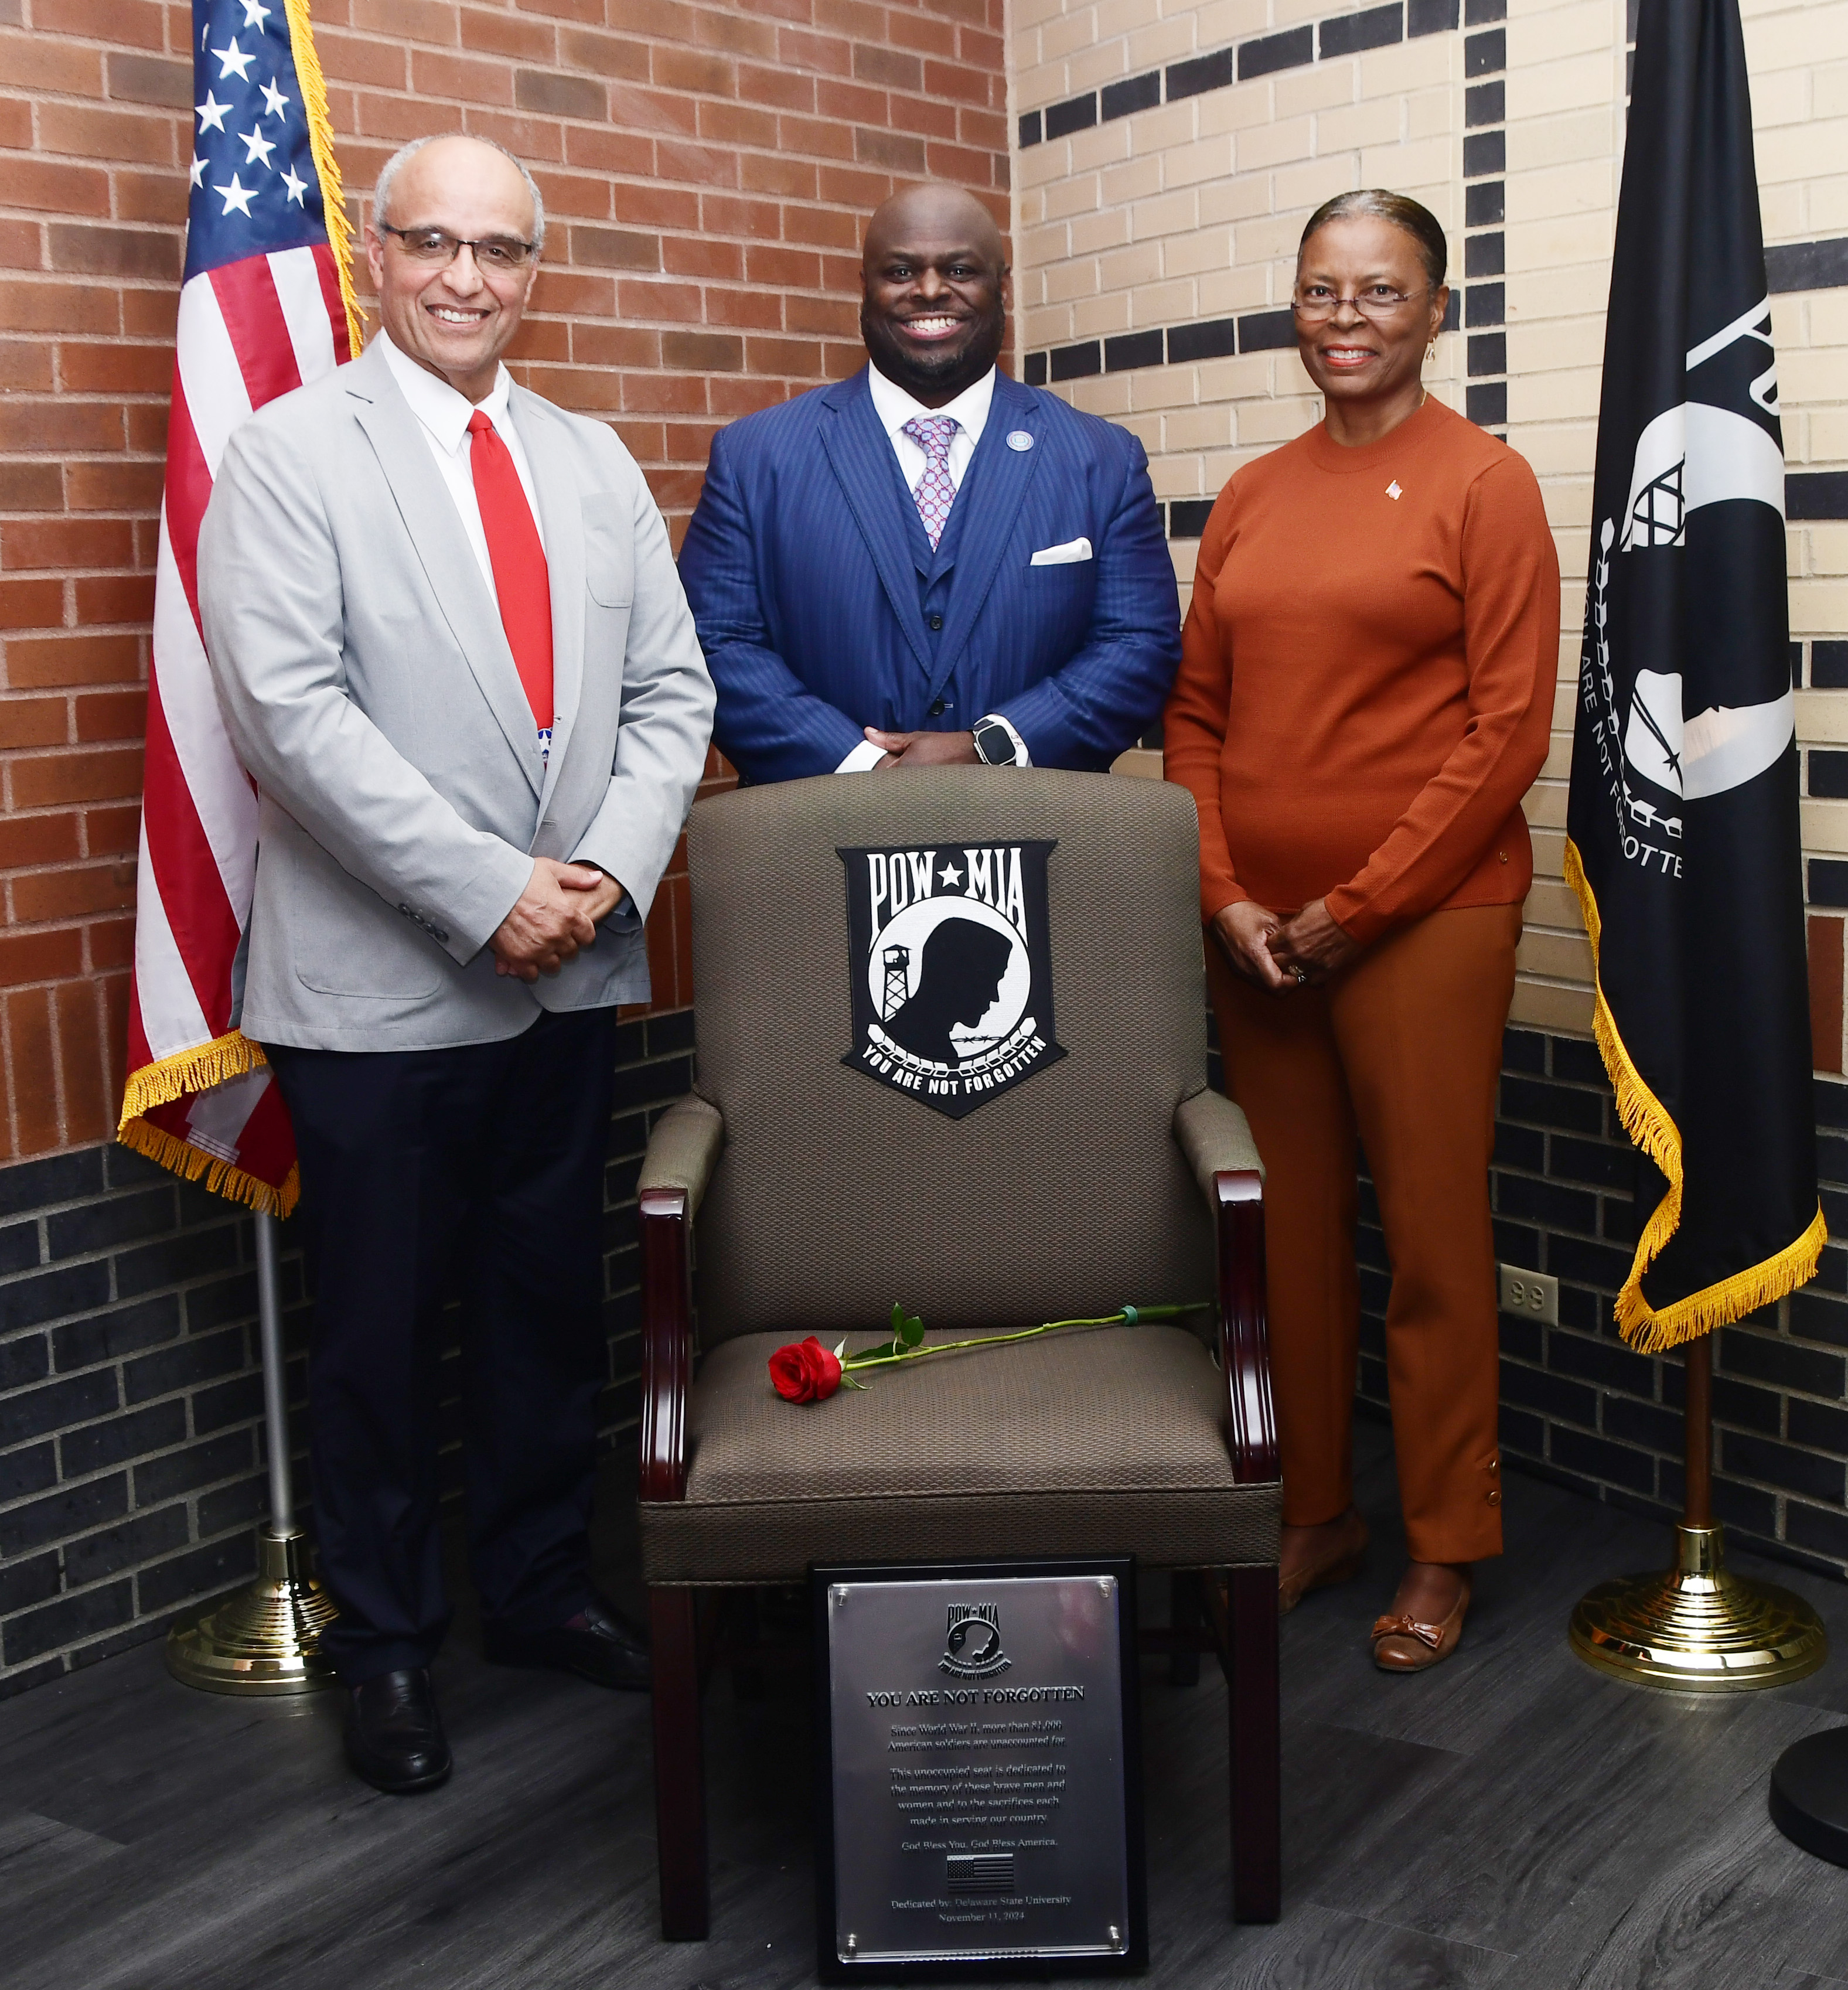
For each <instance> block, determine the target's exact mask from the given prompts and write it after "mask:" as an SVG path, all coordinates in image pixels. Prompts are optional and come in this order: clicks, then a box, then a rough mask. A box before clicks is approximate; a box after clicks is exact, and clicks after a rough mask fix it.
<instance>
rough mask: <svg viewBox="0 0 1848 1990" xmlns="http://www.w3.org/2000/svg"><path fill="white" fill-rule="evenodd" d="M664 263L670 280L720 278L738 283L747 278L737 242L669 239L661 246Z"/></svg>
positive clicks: (685, 237) (683, 237)
mask: <svg viewBox="0 0 1848 1990" xmlns="http://www.w3.org/2000/svg"><path fill="white" fill-rule="evenodd" d="M661 263H662V267H663V269H664V271H665V273H667V274H668V276H670V277H722V278H729V280H731V281H732V282H733V283H737V282H739V280H742V277H743V275H744V250H743V249H742V246H740V245H739V243H735V242H715V241H713V240H712V239H711V238H710V237H708V236H699V235H670V236H668V237H667V239H665V241H664V242H663V243H662V244H661Z"/></svg>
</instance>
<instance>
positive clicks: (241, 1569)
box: [138, 1532, 256, 1616]
mask: <svg viewBox="0 0 1848 1990" xmlns="http://www.w3.org/2000/svg"><path fill="white" fill-rule="evenodd" d="M254 1574H256V1536H255V1535H254V1534H253V1533H249V1532H243V1533H239V1534H237V1535H236V1536H234V1537H233V1538H232V1539H231V1540H225V1541H214V1542H212V1543H210V1544H209V1546H207V1547H202V1548H195V1549H194V1550H192V1553H191V1554H183V1555H178V1556H176V1557H175V1558H174V1559H173V1560H172V1561H165V1562H161V1563H158V1564H156V1565H155V1567H152V1568H144V1569H143V1570H142V1571H141V1576H140V1578H139V1584H138V1586H139V1588H140V1590H141V1612H142V1615H144V1616H151V1615H153V1614H154V1613H155V1611H159V1610H172V1609H174V1608H177V1607H178V1605H180V1604H182V1603H185V1602H187V1601H189V1600H190V1599H191V1598H193V1597H195V1596H209V1595H211V1594H212V1593H213V1592H214V1591H217V1590H220V1589H229V1588H230V1587H231V1586H232V1584H233V1583H237V1582H243V1581H247V1580H248V1579H249V1577H251V1576H253V1575H254Z"/></svg>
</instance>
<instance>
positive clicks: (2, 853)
mask: <svg viewBox="0 0 1848 1990" xmlns="http://www.w3.org/2000/svg"><path fill="white" fill-rule="evenodd" d="M137 813H138V814H139V811H137ZM77 854H78V843H77V818H76V817H75V816H74V815H8V816H0V871H17V870H18V869H19V868H20V867H21V866H22V865H23V864H67V863H69V862H70V861H72V860H73V858H74V857H76V855H77Z"/></svg>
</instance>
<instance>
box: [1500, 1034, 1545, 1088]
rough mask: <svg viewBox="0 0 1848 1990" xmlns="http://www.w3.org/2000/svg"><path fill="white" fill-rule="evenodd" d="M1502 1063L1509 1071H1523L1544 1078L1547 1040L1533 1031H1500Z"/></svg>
mask: <svg viewBox="0 0 1848 1990" xmlns="http://www.w3.org/2000/svg"><path fill="white" fill-rule="evenodd" d="M1502 1063H1503V1065H1504V1066H1505V1067H1506V1068H1507V1069H1508V1070H1510V1071H1530V1072H1531V1073H1533V1074H1534V1075H1535V1076H1536V1077H1544V1075H1546V1068H1547V1040H1546V1038H1545V1037H1543V1036H1541V1035H1540V1034H1538V1032H1537V1031H1533V1030H1514V1029H1508V1030H1503V1031H1502Z"/></svg>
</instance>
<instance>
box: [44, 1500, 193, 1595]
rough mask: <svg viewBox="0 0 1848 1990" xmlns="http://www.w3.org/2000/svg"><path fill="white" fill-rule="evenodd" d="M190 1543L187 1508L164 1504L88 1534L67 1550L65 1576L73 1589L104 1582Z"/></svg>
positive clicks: (72, 1543)
mask: <svg viewBox="0 0 1848 1990" xmlns="http://www.w3.org/2000/svg"><path fill="white" fill-rule="evenodd" d="M185 1544H186V1509H185V1507H184V1506H164V1507H162V1508H161V1510H160V1511H159V1512H158V1513H139V1514H137V1515H136V1516H135V1517H134V1519H133V1520H125V1521H124V1522H123V1523H122V1524H121V1526H119V1527H107V1528H105V1529H104V1531H103V1532H102V1533H98V1534H87V1535H86V1536H85V1537H83V1540H80V1541H73V1542H71V1543H70V1545H69V1546H68V1547H66V1549H65V1550H64V1580H65V1581H66V1584H68V1585H69V1586H70V1588H73V1589H78V1588H83V1587H85V1586H86V1585H87V1584H90V1583H93V1582H100V1581H102V1580H103V1578H104V1577H105V1576H109V1575H115V1574H119V1573H120V1572H121V1571H122V1570H123V1569H125V1568H133V1567H134V1566H135V1565H136V1564H137V1563H139V1562H144V1561H146V1560H148V1559H149V1558H150V1557H152V1556H155V1555H162V1554H172V1552H173V1550H175V1548H181V1547H185Z"/></svg>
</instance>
